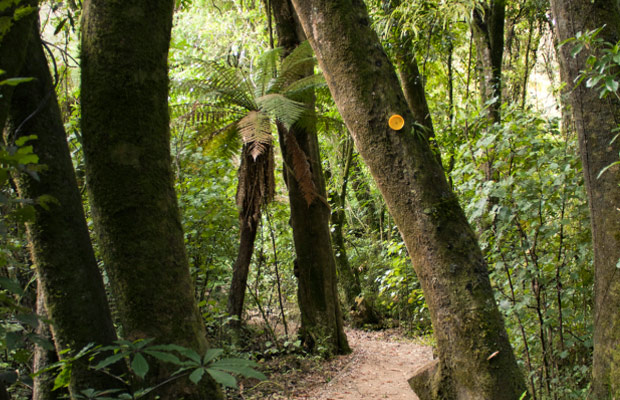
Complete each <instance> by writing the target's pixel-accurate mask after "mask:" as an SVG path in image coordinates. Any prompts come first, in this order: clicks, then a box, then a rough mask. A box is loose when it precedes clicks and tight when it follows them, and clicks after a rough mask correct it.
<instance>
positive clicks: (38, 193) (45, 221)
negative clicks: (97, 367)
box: [5, 25, 118, 393]
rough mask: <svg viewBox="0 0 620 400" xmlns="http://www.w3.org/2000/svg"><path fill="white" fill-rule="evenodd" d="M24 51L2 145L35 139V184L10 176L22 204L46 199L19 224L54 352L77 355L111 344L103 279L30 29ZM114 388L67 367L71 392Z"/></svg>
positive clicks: (78, 367) (98, 376)
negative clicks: (25, 78)
mask: <svg viewBox="0 0 620 400" xmlns="http://www.w3.org/2000/svg"><path fill="white" fill-rule="evenodd" d="M32 28H33V31H34V32H33V34H32V35H31V39H30V41H29V44H28V46H27V59H28V62H27V63H25V64H24V67H23V68H22V70H21V75H22V76H30V77H34V78H35V80H33V81H31V82H27V83H22V84H20V85H18V86H17V87H16V88H15V91H14V93H13V97H12V99H11V107H10V111H9V127H8V129H7V135H6V138H5V139H6V140H7V142H8V143H14V141H15V140H17V139H19V138H20V137H24V136H30V135H36V136H37V139H36V140H32V141H31V142H30V143H32V145H33V149H34V152H35V154H37V155H38V156H39V164H41V165H45V168H44V169H43V170H41V171H40V172H39V178H38V179H33V178H32V177H31V176H29V175H26V174H23V175H20V176H18V177H16V179H15V180H16V184H17V188H18V190H19V194H20V196H21V197H22V198H27V199H34V200H36V199H39V200H43V199H44V198H43V197H42V196H46V197H47V200H45V201H44V202H43V204H41V205H37V206H36V207H35V210H36V214H35V218H34V221H33V222H31V223H29V224H28V225H27V231H28V241H29V243H30V252H31V256H32V260H33V263H34V265H35V267H36V269H37V276H38V279H39V285H40V288H41V290H40V292H41V293H42V295H43V297H44V301H45V308H46V309H47V312H48V315H49V318H50V319H51V320H52V333H53V337H54V341H55V344H56V349H57V351H58V352H59V353H60V351H62V350H66V349H71V350H72V352H73V353H77V352H78V351H80V350H81V349H82V348H83V347H85V346H86V345H88V344H89V343H96V344H99V345H106V344H111V343H112V342H113V341H114V340H115V339H116V332H115V330H114V325H113V324H112V317H111V315H110V310H109V308H108V303H107V299H106V294H105V290H104V286H103V280H102V278H101V275H100V273H99V269H98V267H97V262H96V260H95V256H94V252H93V249H92V246H91V243H90V237H89V234H88V228H87V226H86V219H85V218H84V211H83V209H82V198H81V196H80V192H79V190H78V186H77V182H76V179H75V175H74V171H73V164H72V162H71V156H70V154H69V147H68V145H67V141H66V134H65V130H64V126H63V121H62V117H61V114H60V109H59V107H58V102H57V100H56V92H55V88H54V85H53V84H52V77H51V75H50V71H49V68H48V65H47V60H46V58H45V54H44V52H43V47H42V43H41V39H40V37H39V32H38V29H37V26H36V25H34V26H33V27H32ZM110 385H117V386H112V387H118V382H116V381H114V380H112V379H110V378H109V377H108V376H107V375H104V374H102V373H95V372H93V371H89V370H88V369H87V362H86V361H85V360H81V361H78V362H77V363H76V364H75V365H74V366H73V369H72V376H71V387H70V389H71V392H72V393H76V391H77V390H78V389H86V388H95V389H97V388H98V389H104V388H109V387H110Z"/></svg>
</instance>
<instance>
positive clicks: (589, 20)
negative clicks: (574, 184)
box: [551, 0, 620, 400]
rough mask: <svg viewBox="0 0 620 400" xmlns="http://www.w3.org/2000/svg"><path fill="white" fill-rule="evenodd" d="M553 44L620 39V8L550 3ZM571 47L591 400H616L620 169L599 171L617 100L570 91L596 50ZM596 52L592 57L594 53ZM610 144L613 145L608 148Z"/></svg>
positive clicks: (612, 157)
mask: <svg viewBox="0 0 620 400" xmlns="http://www.w3.org/2000/svg"><path fill="white" fill-rule="evenodd" d="M551 8H552V11H553V16H554V19H555V21H556V25H555V29H556V31H555V34H556V35H557V39H558V40H557V42H562V41H564V40H566V39H568V38H571V37H574V36H575V35H576V34H577V32H587V31H590V30H593V29H597V28H600V27H602V26H605V28H604V29H603V30H602V31H601V32H600V34H599V36H598V37H599V38H601V39H603V40H605V41H606V42H609V43H616V42H617V41H618V40H619V39H620V7H619V6H618V3H617V2H615V1H600V0H597V1H570V0H553V1H551ZM571 51H572V46H571V44H566V45H564V46H562V47H561V48H560V49H559V56H560V57H561V59H562V60H561V61H562V62H561V63H560V66H561V67H562V80H563V81H564V82H565V83H566V85H567V86H568V87H569V88H571V89H572V91H571V92H570V104H571V111H572V116H573V120H574V123H575V125H574V126H575V129H576V131H577V135H578V138H579V150H580V153H581V162H582V166H583V173H584V177H585V184H586V192H587V195H588V204H589V207H590V215H591V224H592V241H593V249H594V274H595V275H594V276H595V283H594V355H593V371H592V372H593V373H592V375H593V376H592V398H593V399H601V400H603V399H617V398H620V312H619V311H618V310H620V269H619V268H617V267H616V265H617V263H618V260H619V259H620V219H618V211H617V208H618V205H619V204H620V191H619V190H618V182H620V166H618V165H616V166H613V167H612V168H610V169H608V170H607V171H606V172H605V173H604V174H603V175H601V176H600V177H599V176H598V175H599V173H600V172H601V170H602V169H603V168H605V167H607V166H609V165H610V164H612V163H614V162H617V161H618V153H619V152H620V142H619V141H618V140H615V141H613V139H614V137H615V135H616V132H615V129H616V128H617V127H618V125H619V124H620V101H619V100H618V99H617V98H616V97H615V96H613V95H609V96H607V97H605V98H600V97H599V93H598V90H597V89H594V88H587V87H586V86H585V84H584V83H582V84H581V85H579V86H577V87H574V82H575V80H576V78H577V77H578V76H579V74H580V71H581V70H583V69H584V68H585V60H586V59H587V57H588V56H590V55H594V56H598V55H600V53H598V49H592V48H590V49H584V50H583V51H582V52H581V53H579V54H578V55H577V56H576V57H573V56H572V55H571ZM592 51H594V53H592ZM612 141H613V143H612Z"/></svg>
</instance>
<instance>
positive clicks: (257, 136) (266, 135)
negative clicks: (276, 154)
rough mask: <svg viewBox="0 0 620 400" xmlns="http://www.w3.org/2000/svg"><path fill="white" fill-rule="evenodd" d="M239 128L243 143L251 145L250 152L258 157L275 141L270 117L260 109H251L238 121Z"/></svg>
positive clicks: (254, 156)
mask: <svg viewBox="0 0 620 400" xmlns="http://www.w3.org/2000/svg"><path fill="white" fill-rule="evenodd" d="M237 129H238V130H239V135H240V136H241V138H242V140H243V143H246V144H247V145H248V146H249V152H250V154H251V155H252V157H253V158H254V160H256V158H257V157H258V156H259V155H261V154H263V153H264V152H265V150H266V149H267V146H270V145H271V143H272V141H273V136H272V135H271V123H270V121H269V117H268V116H267V115H266V114H265V113H262V112H260V111H250V112H249V113H248V114H247V115H246V116H245V117H243V118H241V119H240V120H239V122H237Z"/></svg>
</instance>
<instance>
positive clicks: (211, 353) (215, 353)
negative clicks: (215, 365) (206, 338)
mask: <svg viewBox="0 0 620 400" xmlns="http://www.w3.org/2000/svg"><path fill="white" fill-rule="evenodd" d="M223 352H224V350H222V349H209V350H207V352H206V353H205V356H204V357H203V359H202V364H203V365H207V364H209V363H210V362H211V361H212V360H214V359H216V358H218V357H219V356H220V355H222V353H223Z"/></svg>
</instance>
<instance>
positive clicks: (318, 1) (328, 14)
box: [293, 0, 526, 400]
mask: <svg viewBox="0 0 620 400" xmlns="http://www.w3.org/2000/svg"><path fill="white" fill-rule="evenodd" d="M293 4H294V5H295V8H296V10H297V13H298V15H299V19H300V20H301V23H302V25H303V27H304V30H305V32H306V34H307V35H308V36H309V38H310V43H311V44H312V47H313V48H314V50H315V52H316V54H317V58H318V60H319V65H320V66H321V69H322V70H323V72H324V74H325V78H326V80H327V83H328V85H329V88H330V90H331V92H332V95H333V97H334V100H335V102H336V105H337V107H338V110H339V111H340V114H341V115H342V117H343V119H344V121H345V123H346V124H347V127H348V128H349V131H350V132H351V134H352V135H353V138H354V140H355V143H356V146H357V148H358V150H359V152H360V154H361V155H362V157H363V158H364V161H366V163H367V165H368V166H369V168H370V170H371V173H372V174H373V176H374V178H375V180H376V182H377V185H378V186H379V189H380V190H381V192H382V194H383V196H384V198H385V200H386V203H387V205H388V207H389V209H390V212H391V214H392V217H393V218H394V221H395V222H396V224H397V225H398V228H399V229H400V232H401V234H402V236H403V239H404V241H405V243H406V245H407V250H408V251H409V254H410V255H411V258H412V261H413V265H414V268H415V270H416V273H417V275H418V277H419V279H420V282H421V284H422V287H423V289H424V292H425V296H426V300H427V303H428V305H429V309H430V312H431V318H432V321H433V327H434V332H435V338H436V340H437V349H438V352H439V363H438V364H437V365H435V367H436V369H435V372H433V373H430V372H431V369H430V367H431V366H429V368H428V369H427V370H426V371H427V373H426V376H428V377H429V379H428V380H424V379H422V377H423V376H424V375H425V374H420V375H418V379H415V378H414V379H413V382H412V384H413V386H414V387H415V388H416V391H417V392H418V393H419V394H420V395H421V399H422V400H424V399H470V400H471V399H496V400H502V399H510V400H514V399H519V398H520V396H521V395H522V394H523V393H524V392H525V390H526V389H525V384H524V381H523V378H522V376H521V372H520V371H519V368H518V366H517V363H516V360H515V358H514V355H513V352H512V348H511V347H510V343H509V342H508V336H507V334H506V331H505V328H504V322H503V320H502V317H501V314H500V313H499V311H498V309H497V305H496V303H495V299H494V297H493V291H492V289H491V285H490V281H489V277H488V272H487V266H486V263H485V261H484V258H483V257H482V254H481V252H480V248H479V247H478V243H477V242H476V238H475V235H474V233H473V231H472V229H471V228H470V226H469V224H468V223H467V220H466V218H465V215H464V213H463V211H462V210H461V208H460V206H459V204H458V200H457V198H456V196H455V195H454V193H452V191H451V190H450V187H449V186H448V183H447V181H446V178H445V175H444V172H443V170H442V167H441V165H440V164H439V162H438V160H437V157H436V155H435V154H434V153H433V152H432V151H431V148H430V146H429V143H428V141H427V139H426V136H425V135H424V134H423V133H422V132H420V131H419V130H416V128H415V125H414V124H413V122H414V121H415V118H414V117H413V114H412V112H411V111H409V107H408V104H407V102H406V101H405V98H404V95H403V93H402V90H401V89H400V85H399V82H398V78H397V77H396V74H395V73H394V69H393V66H392V65H391V64H390V62H389V60H388V58H387V56H386V54H385V52H384V51H383V48H382V47H381V45H380V43H379V39H378V37H377V35H376V34H375V32H374V31H373V30H372V28H371V23H370V20H369V17H368V13H367V11H366V8H365V5H364V3H363V2H362V1H360V0H338V1H334V0H330V1H328V0H294V1H293ZM392 114H400V115H402V116H403V118H404V120H405V125H404V127H403V129H402V130H400V131H393V130H391V129H390V128H389V126H388V119H389V118H390V116H391V115H392ZM425 389H426V395H424V394H423V392H424V391H425Z"/></svg>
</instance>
